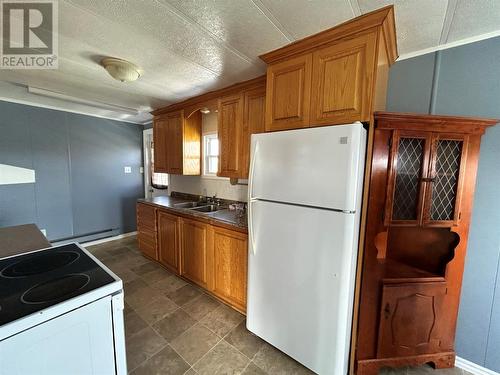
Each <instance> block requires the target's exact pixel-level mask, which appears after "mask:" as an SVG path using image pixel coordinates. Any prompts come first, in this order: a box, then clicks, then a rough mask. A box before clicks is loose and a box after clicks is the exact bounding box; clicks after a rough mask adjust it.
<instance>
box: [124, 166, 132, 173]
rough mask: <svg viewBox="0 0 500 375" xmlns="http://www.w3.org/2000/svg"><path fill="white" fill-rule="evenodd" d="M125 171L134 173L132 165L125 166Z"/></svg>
mask: <svg viewBox="0 0 500 375" xmlns="http://www.w3.org/2000/svg"><path fill="white" fill-rule="evenodd" d="M123 169H124V171H125V173H132V167H125V168H123Z"/></svg>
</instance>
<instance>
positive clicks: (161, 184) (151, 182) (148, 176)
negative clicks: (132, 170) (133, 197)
mask: <svg viewBox="0 0 500 375" xmlns="http://www.w3.org/2000/svg"><path fill="white" fill-rule="evenodd" d="M142 138H143V149H144V196H145V197H146V198H154V197H158V196H162V195H168V181H169V176H168V174H167V173H155V172H154V141H153V129H146V130H144V131H143V137H142Z"/></svg>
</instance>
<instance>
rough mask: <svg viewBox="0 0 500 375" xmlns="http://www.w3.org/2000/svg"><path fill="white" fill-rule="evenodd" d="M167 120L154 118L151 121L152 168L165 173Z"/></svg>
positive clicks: (166, 168)
mask: <svg viewBox="0 0 500 375" xmlns="http://www.w3.org/2000/svg"><path fill="white" fill-rule="evenodd" d="M167 134H168V121H167V119H166V118H163V117H161V118H155V119H154V121H153V152H154V164H153V167H154V170H155V172H158V173H166V172H167V170H168V165H167V153H166V150H167V144H166V142H167V138H168V135H167Z"/></svg>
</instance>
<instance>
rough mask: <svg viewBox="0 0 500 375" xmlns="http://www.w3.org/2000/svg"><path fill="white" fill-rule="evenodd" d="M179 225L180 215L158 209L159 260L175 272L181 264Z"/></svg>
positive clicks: (177, 271)
mask: <svg viewBox="0 0 500 375" xmlns="http://www.w3.org/2000/svg"><path fill="white" fill-rule="evenodd" d="M179 227H180V219H179V217H177V216H175V215H170V214H168V213H166V212H163V211H158V260H159V262H160V263H161V264H163V265H164V266H165V267H167V268H168V269H169V270H171V271H173V272H175V273H179V265H180V259H179V258H180V256H179V255H180V254H179V230H180V228H179Z"/></svg>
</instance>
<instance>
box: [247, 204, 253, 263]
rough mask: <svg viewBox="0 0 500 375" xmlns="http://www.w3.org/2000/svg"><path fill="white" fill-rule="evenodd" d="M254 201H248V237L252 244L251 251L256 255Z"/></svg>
mask: <svg viewBox="0 0 500 375" xmlns="http://www.w3.org/2000/svg"><path fill="white" fill-rule="evenodd" d="M253 203H254V201H252V200H250V201H249V202H248V237H249V244H250V253H251V254H252V255H255V243H254V235H253V224H252V223H253V218H252V206H253Z"/></svg>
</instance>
